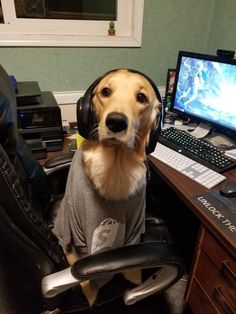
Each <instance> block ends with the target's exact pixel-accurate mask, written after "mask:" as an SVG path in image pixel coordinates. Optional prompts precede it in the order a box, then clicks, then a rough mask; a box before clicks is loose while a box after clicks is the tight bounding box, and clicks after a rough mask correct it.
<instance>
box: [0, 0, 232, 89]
mask: <svg viewBox="0 0 236 314" xmlns="http://www.w3.org/2000/svg"><path fill="white" fill-rule="evenodd" d="M235 10H236V3H235V0H224V1H221V0H169V1H168V0H145V10H144V25H143V43H142V47H141V48H71V47H66V48H44V47H41V48H35V47H29V48H25V47H22V48H14V47H4V48H0V63H1V64H2V65H3V66H4V67H5V69H6V70H7V72H8V73H9V74H14V75H15V76H16V78H17V79H18V80H19V81H21V80H37V81H38V82H39V85H40V87H41V89H42V90H52V91H72V90H74V91H78V90H84V89H85V88H86V87H87V86H88V84H89V83H91V82H92V81H93V80H94V79H95V78H96V77H97V76H99V75H100V74H102V73H104V72H105V71H107V70H110V69H112V68H117V67H130V68H135V69H137V70H140V71H143V72H145V73H146V74H147V75H150V76H151V77H152V78H153V79H154V80H155V81H156V82H157V84H158V85H165V80H166V72H167V69H168V68H171V67H175V64H176V57H177V53H178V50H180V49H181V50H189V51H196V52H207V53H215V51H216V49H217V48H222V49H234V48H235V43H234V42H233V41H232V38H234V36H233V35H232V33H233V34H235V33H236V27H235V26H236V21H235V18H234V16H233V14H234V12H235ZM230 30H231V32H230Z"/></svg>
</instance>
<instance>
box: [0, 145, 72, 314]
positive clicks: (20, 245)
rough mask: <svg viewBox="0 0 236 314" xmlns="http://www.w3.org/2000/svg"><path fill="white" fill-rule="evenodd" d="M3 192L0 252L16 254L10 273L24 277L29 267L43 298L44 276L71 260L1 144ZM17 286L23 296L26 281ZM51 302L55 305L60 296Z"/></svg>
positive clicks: (29, 276) (30, 278)
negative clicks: (42, 282) (24, 188)
mask: <svg viewBox="0 0 236 314" xmlns="http://www.w3.org/2000/svg"><path fill="white" fill-rule="evenodd" d="M0 194H1V195H0V230H1V232H0V251H1V252H0V255H1V256H2V255H3V254H4V256H5V257H6V258H7V255H8V256H13V259H14V260H13V261H12V260H11V261H10V260H9V263H10V264H11V265H12V264H13V265H14V264H16V265H15V266H13V267H11V275H12V274H14V277H15V278H19V277H21V276H20V274H21V273H22V269H26V270H27V273H26V274H25V275H26V278H25V280H26V282H28V283H31V284H32V285H33V290H34V294H33V295H34V296H36V295H37V297H38V300H43V297H42V294H41V288H40V286H41V280H42V278H43V277H44V276H45V275H47V274H50V273H52V272H56V271H59V270H61V269H64V268H65V267H66V266H67V265H68V264H67V261H66V258H65V256H64V253H63V251H62V249H61V247H60V246H58V240H57V238H56V237H55V236H54V234H53V233H52V231H51V230H50V229H49V227H48V226H47V223H46V222H45V221H44V220H43V219H42V218H41V217H40V216H38V215H37V212H36V211H35V209H34V207H33V206H32V204H31V203H30V202H29V201H28V199H27V197H26V196H25V193H24V190H23V188H22V185H21V182H20V180H19V177H18V175H17V173H16V172H15V169H14V167H13V165H12V163H11V162H10V160H9V158H8V156H7V154H6V152H5V151H4V149H3V147H2V146H1V145H0ZM4 247H5V248H4ZM6 247H7V250H8V251H9V252H10V253H8V252H7V251H6ZM8 259H9V258H8ZM1 271H2V270H1ZM26 286H27V285H26ZM19 287H20V288H19ZM18 288H19V290H18V293H19V294H22V296H24V295H25V293H26V291H25V289H24V285H20V284H18ZM50 302H51V303H52V304H53V308H54V306H55V304H54V302H56V304H57V302H58V298H56V299H54V300H53V299H52V300H50ZM42 303H45V300H44V302H42Z"/></svg>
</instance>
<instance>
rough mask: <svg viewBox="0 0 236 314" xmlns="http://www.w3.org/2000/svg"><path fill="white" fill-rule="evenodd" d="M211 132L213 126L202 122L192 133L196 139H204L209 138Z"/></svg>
mask: <svg viewBox="0 0 236 314" xmlns="http://www.w3.org/2000/svg"><path fill="white" fill-rule="evenodd" d="M210 131H211V126H210V125H209V124H206V123H203V122H200V123H199V125H198V126H197V127H196V128H195V129H194V131H192V132H191V135H193V136H195V137H196V138H203V137H205V136H207V135H208V134H209V133H210Z"/></svg>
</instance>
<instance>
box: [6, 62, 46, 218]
mask: <svg viewBox="0 0 236 314" xmlns="http://www.w3.org/2000/svg"><path fill="white" fill-rule="evenodd" d="M0 144H1V145H2V146H3V149H4V150H5V152H6V154H7V155H8V157H9V159H10V161H11V163H12V164H13V166H14V168H15V170H16V172H17V173H18V176H19V178H20V180H21V184H22V186H23V189H24V192H25V194H26V196H27V197H28V200H29V201H30V202H31V203H32V204H33V206H34V208H35V209H36V210H38V214H39V215H41V216H43V215H44V213H45V212H46V210H47V206H48V204H49V201H50V190H49V185H48V180H47V177H46V174H45V173H44V171H43V169H42V167H41V166H40V165H39V163H38V162H37V161H36V160H35V158H34V156H33V155H32V154H31V151H30V150H29V148H28V146H27V145H26V143H25V141H24V140H23V139H22V137H21V135H20V134H19V131H18V126H17V105H16V94H15V90H14V88H13V84H12V83H11V81H10V79H9V76H8V74H7V73H6V71H5V70H4V68H3V67H2V66H1V65H0Z"/></svg>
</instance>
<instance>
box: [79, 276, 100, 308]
mask: <svg viewBox="0 0 236 314" xmlns="http://www.w3.org/2000/svg"><path fill="white" fill-rule="evenodd" d="M80 285H81V289H82V291H83V294H84V295H85V297H86V299H87V300H88V303H89V305H90V306H92V305H93V304H94V302H95V301H96V299H97V295H98V290H97V289H95V288H92V287H91V285H90V282H89V281H88V280H86V281H84V282H81V283H80Z"/></svg>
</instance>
